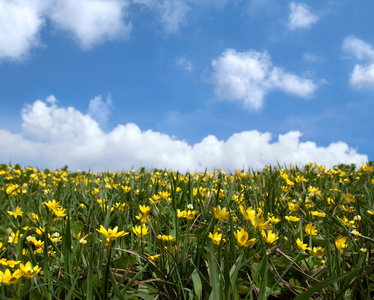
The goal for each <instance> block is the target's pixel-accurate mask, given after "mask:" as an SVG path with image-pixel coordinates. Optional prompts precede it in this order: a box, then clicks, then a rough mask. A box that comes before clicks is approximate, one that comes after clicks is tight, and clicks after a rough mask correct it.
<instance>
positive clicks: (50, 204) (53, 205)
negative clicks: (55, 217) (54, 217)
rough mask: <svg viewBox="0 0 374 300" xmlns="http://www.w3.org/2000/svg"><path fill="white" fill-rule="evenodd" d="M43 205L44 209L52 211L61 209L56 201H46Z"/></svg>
mask: <svg viewBox="0 0 374 300" xmlns="http://www.w3.org/2000/svg"><path fill="white" fill-rule="evenodd" d="M42 204H43V206H44V207H48V208H49V209H51V210H55V209H58V208H59V207H60V203H59V202H56V200H55V199H53V200H52V201H48V202H45V201H44V202H43V203H42Z"/></svg>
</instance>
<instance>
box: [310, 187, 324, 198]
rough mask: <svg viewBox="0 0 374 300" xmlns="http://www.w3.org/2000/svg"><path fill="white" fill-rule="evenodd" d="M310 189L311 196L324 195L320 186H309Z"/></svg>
mask: <svg viewBox="0 0 374 300" xmlns="http://www.w3.org/2000/svg"><path fill="white" fill-rule="evenodd" d="M308 191H309V197H314V196H318V197H322V194H321V190H320V189H319V188H318V187H313V186H309V187H308Z"/></svg>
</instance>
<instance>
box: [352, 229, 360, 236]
mask: <svg viewBox="0 0 374 300" xmlns="http://www.w3.org/2000/svg"><path fill="white" fill-rule="evenodd" d="M351 233H352V234H354V235H355V236H360V235H362V234H361V233H360V232H358V231H357V230H356V229H353V230H352V231H351Z"/></svg>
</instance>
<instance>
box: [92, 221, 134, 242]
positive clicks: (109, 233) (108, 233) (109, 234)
mask: <svg viewBox="0 0 374 300" xmlns="http://www.w3.org/2000/svg"><path fill="white" fill-rule="evenodd" d="M96 231H97V232H99V233H101V234H102V235H103V236H104V237H105V238H107V239H109V240H110V241H114V240H116V239H117V238H119V237H122V236H125V235H127V234H129V233H128V232H125V231H120V232H117V231H118V226H116V227H114V229H110V228H109V229H108V230H106V229H105V228H104V226H103V225H100V230H99V229H96Z"/></svg>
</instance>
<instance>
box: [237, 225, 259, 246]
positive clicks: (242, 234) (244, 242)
mask: <svg viewBox="0 0 374 300" xmlns="http://www.w3.org/2000/svg"><path fill="white" fill-rule="evenodd" d="M234 234H235V237H236V240H237V242H238V244H239V245H240V246H243V247H249V246H251V245H252V244H253V243H254V242H255V241H256V239H255V238H253V239H250V240H248V232H247V231H245V230H244V229H243V228H242V229H240V230H237V231H236V233H234Z"/></svg>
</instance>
